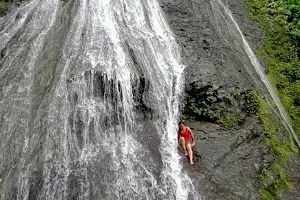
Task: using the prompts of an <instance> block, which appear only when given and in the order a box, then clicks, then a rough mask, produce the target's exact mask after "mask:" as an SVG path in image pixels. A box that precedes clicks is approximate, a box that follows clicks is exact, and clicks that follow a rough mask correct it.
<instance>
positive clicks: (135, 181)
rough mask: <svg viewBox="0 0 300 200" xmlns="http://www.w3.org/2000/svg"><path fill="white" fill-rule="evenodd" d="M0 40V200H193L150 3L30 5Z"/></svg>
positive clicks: (173, 72)
mask: <svg viewBox="0 0 300 200" xmlns="http://www.w3.org/2000/svg"><path fill="white" fill-rule="evenodd" d="M0 41H1V43H0V51H1V52H2V55H3V58H2V59H1V61H0V66H1V67H0V86H1V88H2V90H0V92H1V93H0V94H1V96H0V119H1V121H0V122H1V123H0V138H1V140H2V141H1V142H0V152H1V153H0V174H1V176H2V177H0V178H2V179H3V181H2V183H3V184H2V185H1V187H2V188H0V190H1V191H2V192H1V199H71V198H76V199H200V197H199V195H198V194H197V192H196V191H195V190H194V186H193V184H192V182H191V180H190V178H189V177H188V176H187V174H185V173H184V172H183V171H182V165H181V163H180V156H179V155H178V152H177V141H176V129H177V118H178V107H179V95H180V93H181V86H182V80H181V76H182V72H183V69H184V66H183V65H182V64H181V55H180V53H179V51H180V50H179V47H178V45H177V44H176V41H175V38H174V36H173V33H172V32H171V30H170V28H169V27H168V25H167V23H166V21H165V19H164V17H163V15H162V11H161V8H160V7H159V5H158V3H157V2H156V1H153V0H135V1H133V0H102V1H99V0H74V1H70V3H69V4H67V5H63V3H62V1H60V0H34V1H31V2H29V3H27V4H26V5H23V6H21V7H19V8H18V9H17V10H16V11H14V12H12V13H10V14H9V15H7V16H5V17H3V18H0ZM143 82H144V85H143ZM140 104H141V105H142V106H141V108H140V107H139V105H140ZM145 106H146V107H147V109H146V110H143V109H144V108H143V107H145Z"/></svg>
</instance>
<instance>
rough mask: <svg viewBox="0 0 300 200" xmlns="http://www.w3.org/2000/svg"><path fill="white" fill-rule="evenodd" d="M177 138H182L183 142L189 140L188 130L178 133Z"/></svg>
mask: <svg viewBox="0 0 300 200" xmlns="http://www.w3.org/2000/svg"><path fill="white" fill-rule="evenodd" d="M179 136H180V137H184V140H185V141H187V140H190V139H191V138H190V137H191V134H190V132H189V131H188V129H186V131H185V132H181V131H179Z"/></svg>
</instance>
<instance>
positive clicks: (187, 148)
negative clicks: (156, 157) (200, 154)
mask: <svg viewBox="0 0 300 200" xmlns="http://www.w3.org/2000/svg"><path fill="white" fill-rule="evenodd" d="M178 126H179V130H178V144H179V145H180V146H181V147H182V148H183V150H184V154H185V156H189V160H190V164H191V165H193V164H194V162H193V149H192V148H193V147H194V146H195V144H196V143H195V137H194V134H193V132H192V131H191V129H190V128H189V127H188V126H186V125H185V124H184V122H179V124H178ZM191 139H192V141H191Z"/></svg>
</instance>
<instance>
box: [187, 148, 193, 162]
mask: <svg viewBox="0 0 300 200" xmlns="http://www.w3.org/2000/svg"><path fill="white" fill-rule="evenodd" d="M186 147H187V149H188V152H189V157H190V164H191V165H193V164H194V162H193V150H192V145H191V144H187V145H186Z"/></svg>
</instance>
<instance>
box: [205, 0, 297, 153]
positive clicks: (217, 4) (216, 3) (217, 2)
mask: <svg viewBox="0 0 300 200" xmlns="http://www.w3.org/2000/svg"><path fill="white" fill-rule="evenodd" d="M211 5H212V7H213V10H218V11H219V12H218V13H222V10H223V11H224V13H225V14H226V17H228V18H229V20H230V22H231V23H233V25H234V27H235V30H234V31H237V32H238V35H239V36H240V38H241V40H242V44H243V49H244V51H245V52H246V55H247V56H248V58H249V59H250V61H251V64H252V66H253V67H254V70H255V72H256V74H257V75H258V76H259V79H260V80H261V81H262V82H263V84H264V85H263V87H264V88H266V89H267V91H268V93H269V94H270V96H271V98H272V99H273V100H274V102H275V105H276V107H277V109H278V111H279V116H280V117H281V118H282V120H283V125H284V126H285V128H286V129H287V130H288V131H289V132H290V133H292V135H293V137H294V140H295V142H296V143H297V145H298V147H299V148H300V141H299V138H298V136H297V134H296V133H295V131H294V129H293V126H292V124H291V122H290V120H289V117H288V115H287V113H286V111H285V110H284V107H283V105H282V104H281V102H280V99H279V97H278V95H277V93H276V92H275V90H274V89H273V87H272V85H271V83H270V81H269V79H268V77H267V75H266V74H265V73H264V70H263V68H262V66H261V65H260V62H259V60H258V59H257V57H256V56H255V54H254V53H253V51H252V49H251V48H250V45H249V44H248V42H247V40H246V39H245V37H244V34H243V32H242V31H241V29H240V27H239V25H238V23H237V22H236V21H235V19H234V17H233V15H232V13H231V11H230V10H229V9H228V8H227V7H226V6H225V5H224V4H223V2H222V1H221V0H213V1H211ZM223 17H225V16H223ZM226 19H227V18H226ZM245 66H247V65H245ZM246 70H247V71H248V72H249V74H250V76H251V77H252V78H253V79H254V81H255V82H256V84H257V86H258V87H259V88H260V89H262V90H263V88H262V86H261V84H260V83H259V82H258V81H257V80H256V77H255V76H254V75H253V74H252V73H253V72H251V71H252V69H246Z"/></svg>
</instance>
